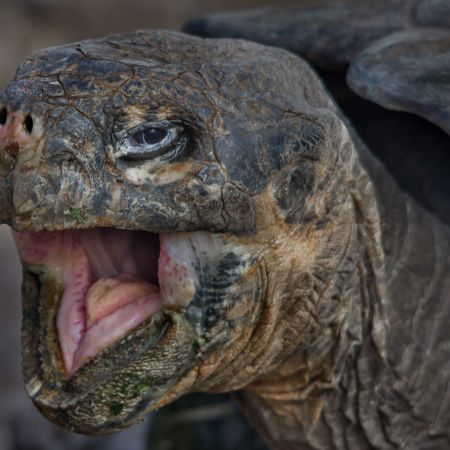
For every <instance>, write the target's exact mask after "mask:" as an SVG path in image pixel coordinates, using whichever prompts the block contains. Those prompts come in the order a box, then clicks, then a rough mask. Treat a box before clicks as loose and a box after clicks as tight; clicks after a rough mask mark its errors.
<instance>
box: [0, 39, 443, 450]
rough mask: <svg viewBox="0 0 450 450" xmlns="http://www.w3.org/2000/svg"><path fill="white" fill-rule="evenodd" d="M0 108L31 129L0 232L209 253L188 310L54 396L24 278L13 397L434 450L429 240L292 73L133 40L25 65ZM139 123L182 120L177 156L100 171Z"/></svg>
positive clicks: (273, 60) (190, 45)
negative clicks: (185, 414)
mask: <svg viewBox="0 0 450 450" xmlns="http://www.w3.org/2000/svg"><path fill="white" fill-rule="evenodd" d="M2 102H3V104H4V105H6V106H7V108H8V111H10V113H12V112H13V111H17V110H19V109H20V110H21V111H22V112H23V113H24V114H31V116H32V117H33V121H34V128H33V131H32V133H31V134H30V138H29V139H28V140H27V142H26V143H25V144H21V146H19V147H18V148H15V147H14V148H12V147H11V146H10V144H8V145H9V147H8V145H7V144H3V145H2V147H1V148H0V186H1V187H2V188H1V190H0V219H1V221H2V222H4V223H8V224H10V225H11V226H12V227H13V228H14V229H16V230H41V229H45V230H62V229H70V228H93V227H100V226H108V227H116V228H127V229H137V230H146V231H151V232H163V233H169V234H170V233H176V232H194V231H198V230H202V231H206V232H207V233H210V238H211V242H213V243H214V245H217V248H218V249H219V251H218V255H219V257H218V260H217V261H215V262H214V263H211V262H208V264H206V263H205V262H204V261H203V262H202V260H201V259H200V261H199V262H198V264H199V265H200V269H201V270H200V271H199V273H203V274H204V276H203V278H201V279H200V281H199V283H198V285H197V286H196V291H195V294H194V298H193V299H192V300H191V302H190V303H189V305H187V306H186V307H185V308H179V309H177V308H172V309H165V310H163V311H162V312H161V313H158V314H156V315H155V316H154V317H153V318H152V321H151V322H150V323H144V324H143V325H142V326H141V327H139V329H138V331H137V332H136V333H133V334H132V335H131V338H130V339H129V340H122V341H120V342H118V343H117V344H115V345H113V346H112V347H111V348H110V349H109V350H107V351H106V352H102V353H101V354H99V355H98V356H97V357H96V358H94V359H93V360H92V361H91V362H90V363H88V364H86V365H85V366H84V367H82V368H81V369H80V370H78V371H77V372H76V373H75V374H74V375H73V376H72V377H71V378H67V377H66V375H65V374H64V370H63V368H62V362H61V356H60V352H59V346H58V341H57V334H56V332H55V325H54V322H55V316H56V313H57V308H58V301H59V298H60V297H61V286H60V284H59V283H58V281H57V280H55V279H54V278H52V277H51V275H49V272H48V271H47V270H46V269H45V268H43V267H40V266H32V265H30V264H25V267H24V271H25V282H24V322H23V353H24V378H25V382H26V387H27V390H28V392H29V394H30V396H31V397H32V398H33V400H34V402H35V403H36V405H37V406H38V408H39V409H41V411H42V412H43V413H44V414H45V415H46V416H47V417H49V418H50V419H51V420H53V421H56V422H57V423H60V424H61V425H63V426H65V427H67V428H69V429H73V430H76V431H79V432H84V433H91V434H100V433H107V432H111V431H114V430H117V429H120V428H123V427H125V426H128V425H130V424H131V423H133V422H135V421H136V420H138V419H139V418H140V417H142V416H143V415H144V414H146V413H147V412H148V411H150V410H153V409H155V408H159V407H161V406H162V405H164V404H167V403H168V402H170V401H172V400H174V399H176V398H177V397H179V396H180V395H182V394H184V393H187V392H194V391H203V392H225V391H238V393H237V395H238V397H239V400H240V402H241V403H242V405H243V407H244V410H245V412H246V413H247V415H248V417H249V419H250V421H251V422H252V423H253V424H254V425H255V426H256V427H257V429H258V430H259V431H260V432H261V433H262V435H263V436H264V437H265V439H266V440H267V442H268V443H269V444H270V445H271V447H273V448H274V449H283V450H284V449H298V448H305V449H312V448H314V449H331V448H336V449H347V448H352V449H364V448H373V447H375V448H395V447H397V446H403V447H404V448H408V449H411V448H446V447H447V446H448V445H450V444H449V441H448V434H447V433H448V431H447V430H448V429H449V425H450V424H449V422H450V413H449V411H448V408H447V405H448V404H449V399H448V396H449V395H450V393H449V391H448V389H447V387H448V374H449V373H450V370H449V369H447V367H446V366H447V365H448V361H450V358H449V356H450V355H449V353H450V350H449V346H448V345H447V342H448V333H447V332H446V329H445V323H446V321H447V320H448V317H447V316H448V314H449V313H450V311H449V310H448V309H449V308H448V304H449V299H448V282H449V277H448V268H449V267H448V266H449V263H448V256H447V254H448V243H449V231H448V229H447V228H445V227H444V226H443V225H442V224H441V223H440V222H438V221H437V220H436V219H435V218H433V217H432V216H430V215H429V214H427V213H425V212H423V211H422V210H421V209H419V207H417V206H416V204H415V203H414V202H413V201H411V200H410V199H408V198H407V197H406V196H405V195H404V194H403V193H401V192H400V191H399V190H398V189H397V188H396V186H395V185H394V184H393V182H392V181H391V180H390V178H389V177H388V175H387V174H386V173H385V172H384V169H383V168H382V167H381V166H380V165H379V164H378V163H377V162H376V161H375V160H374V159H373V158H372V157H371V156H370V154H369V153H368V152H367V150H366V149H365V148H364V145H363V144H362V143H361V142H360V141H359V139H358V137H357V136H356V135H355V134H354V133H353V131H351V129H350V127H349V126H348V125H347V124H346V121H345V118H343V117H342V114H341V113H340V112H339V110H338V109H337V108H336V106H335V105H334V104H333V102H332V101H331V100H330V98H329V96H328V94H327V93H326V92H325V90H324V89H323V87H322V85H321V83H320V81H319V80H318V79H317V77H316V76H315V74H314V73H313V72H312V71H311V69H310V68H309V67H308V66H307V65H306V64H305V63H304V62H302V61H301V60H300V59H299V58H297V57H295V56H293V55H290V54H288V53H286V52H284V51H282V50H277V49H271V48H267V47H263V46H260V45H257V44H251V43H246V42H242V41H233V40H217V41H216V40H201V39H198V38H193V37H189V36H186V35H182V34H177V33H170V32H164V31H154V32H138V33H133V34H126V35H118V36H112V37H108V38H105V39H101V40H97V41H84V42H81V43H78V44H73V45H69V46H64V47H58V48H54V49H49V50H42V51H40V52H37V53H34V54H32V55H30V56H29V57H28V58H27V59H26V60H25V61H24V63H23V64H22V65H21V67H20V68H19V70H18V73H17V76H16V79H15V80H14V81H12V82H11V84H10V85H9V86H8V88H7V89H6V91H5V93H4V94H3V96H2ZM149 119H151V120H152V121H154V120H172V121H175V122H176V123H182V124H183V126H184V127H185V129H187V130H189V131H188V133H189V136H190V145H189V146H187V147H186V148H185V151H184V152H183V153H182V154H181V155H180V156H179V157H177V158H175V159H174V160H170V161H164V160H163V159H158V158H156V159H149V160H145V161H139V162H138V163H130V162H129V161H126V160H123V159H121V158H120V157H119V156H118V155H120V152H121V149H122V147H121V142H122V141H121V140H120V139H121V137H122V136H123V132H124V131H126V130H128V129H130V128H132V127H135V126H136V125H138V124H139V123H141V122H143V121H144V120H149ZM13 150H14V151H13ZM75 213H76V214H75Z"/></svg>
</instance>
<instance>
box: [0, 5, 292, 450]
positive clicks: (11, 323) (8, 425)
mask: <svg viewBox="0 0 450 450" xmlns="http://www.w3.org/2000/svg"><path fill="white" fill-rule="evenodd" d="M289 3H292V2H288V1H283V0H281V1H280V0H277V1H275V0H272V1H270V0H226V1H225V0H0V7H1V8H0V63H1V69H0V89H3V88H4V87H5V85H6V84H7V83H8V81H9V80H10V79H11V78H12V77H13V76H14V72H15V69H16V67H17V65H18V64H19V63H20V61H21V60H22V59H23V58H24V56H25V55H26V54H27V53H28V52H30V51H33V50H36V49H39V48H42V47H49V46H54V45H59V44H62V43H66V42H71V41H75V40H79V39H86V38H95V37H100V36H102V35H105V34H109V33H116V32H122V31H132V30H135V29H143V28H168V29H174V30H177V29H180V28H181V26H182V25H183V23H184V22H186V21H187V20H188V19H190V18H192V17H195V16H198V15H203V14H205V13H209V12H215V11H222V10H239V9H243V8H248V7H255V6H264V5H270V4H276V5H283V4H289ZM20 282H21V274H20V266H19V261H18V257H17V255H16V252H15V248H14V244H13V242H12V240H11V238H10V233H9V230H8V229H7V227H5V226H0V364H1V369H0V450H62V449H64V450H66V449H67V450H71V449H73V450H75V449H76V450H78V449H83V450H90V449H95V450H102V449H105V450H106V449H108V450H116V449H117V450H122V449H123V450H140V449H143V448H145V447H146V446H145V445H144V441H145V440H147V432H148V431H147V430H148V424H146V423H144V424H143V425H140V426H137V427H134V428H132V429H130V430H127V431H124V432H122V433H119V434H116V435H113V436H111V437H99V438H88V437H85V436H80V435H75V434H72V433H68V432H66V431H64V430H61V429H59V428H57V427H54V426H53V425H51V424H50V423H49V422H47V421H46V420H45V419H44V418H42V417H41V416H40V414H39V413H38V412H37V411H35V409H34V407H33V405H32V404H31V402H30V400H29V399H28V398H27V396H26V394H25V392H24V389H23V386H22V380H21V373H20V344H19V334H20ZM223 402H225V404H224V405H223V408H225V409H223V408H222V410H220V408H219V409H217V406H213V407H212V410H211V411H210V413H211V414H209V415H210V416H211V415H212V416H214V413H215V412H216V413H217V412H219V413H220V411H222V412H223V411H225V413H226V412H227V411H229V408H230V405H229V404H228V403H226V401H225V400H224V399H220V400H219V405H222V403H223ZM202 408H203V409H204V407H203V406H202ZM200 412H201V411H200ZM203 412H205V411H203ZM206 413H208V410H206ZM200 417H202V414H200ZM230 426H231V427H233V426H234V425H233V423H230ZM179 427H180V424H178V429H179ZM173 431H174V430H168V433H169V434H170V433H172V434H173ZM237 434H238V433H237ZM236 438H239V437H236ZM247 442H250V441H249V440H248V439H247ZM174 445H175V444H174ZM174 445H173V446H171V445H170V444H167V442H166V444H164V442H163V439H160V443H159V444H158V445H156V444H155V445H151V446H148V448H150V447H151V448H152V449H153V448H155V449H157V448H160V449H161V450H162V449H163V448H164V449H165V450H172V449H174V448H175V447H174ZM186 445H187V444H186ZM239 445H241V444H237V443H236V442H234V444H232V443H230V448H234V449H239V448H244V447H242V446H239ZM252 445H253V444H252ZM258 445H260V444H259V443H257V444H255V447H254V448H257V446H258ZM176 448H177V449H183V444H182V443H179V444H176ZM186 448H191V447H186ZM212 448H213V447H212ZM258 448H259V447H258Z"/></svg>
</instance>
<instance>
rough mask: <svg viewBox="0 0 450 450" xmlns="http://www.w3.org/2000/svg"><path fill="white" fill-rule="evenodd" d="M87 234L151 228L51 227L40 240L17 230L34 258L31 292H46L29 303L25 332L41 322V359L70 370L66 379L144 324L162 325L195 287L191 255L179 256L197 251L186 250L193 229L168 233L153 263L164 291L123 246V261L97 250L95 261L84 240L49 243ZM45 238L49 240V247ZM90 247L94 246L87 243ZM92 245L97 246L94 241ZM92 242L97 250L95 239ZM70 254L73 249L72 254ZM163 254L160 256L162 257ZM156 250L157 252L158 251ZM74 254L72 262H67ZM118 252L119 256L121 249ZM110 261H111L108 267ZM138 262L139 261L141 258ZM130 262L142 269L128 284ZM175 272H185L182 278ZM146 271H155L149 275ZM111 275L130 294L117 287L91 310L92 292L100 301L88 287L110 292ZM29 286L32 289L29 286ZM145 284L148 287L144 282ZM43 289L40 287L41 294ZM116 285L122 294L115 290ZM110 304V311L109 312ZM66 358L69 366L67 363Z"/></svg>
mask: <svg viewBox="0 0 450 450" xmlns="http://www.w3.org/2000/svg"><path fill="white" fill-rule="evenodd" d="M81 233H91V234H92V233H102V234H105V233H106V234H107V237H108V238H111V236H110V234H111V233H112V237H113V238H117V236H119V235H124V234H125V235H127V236H128V237H127V239H129V236H130V235H131V236H133V233H140V234H143V232H128V231H120V230H111V231H108V230H101V231H99V232H97V231H95V230H88V231H87V232H84V231H83V232H82V231H73V232H72V231H70V230H69V231H63V232H54V233H47V234H44V235H43V236H42V233H41V234H39V233H35V235H39V236H38V237H39V239H37V238H36V237H35V236H34V235H33V233H28V234H27V233H18V234H16V241H17V242H18V246H19V251H20V252H21V256H22V257H25V259H28V260H29V261H25V262H24V266H25V273H28V277H27V276H26V277H25V283H24V292H27V291H28V293H29V295H28V296H29V297H30V296H31V297H34V298H36V297H39V300H38V301H32V302H31V305H30V307H27V306H26V301H24V335H25V334H26V333H25V330H26V329H27V327H28V325H30V324H31V327H32V328H33V326H35V325H36V323H33V322H36V321H38V324H37V325H38V327H37V330H40V331H41V333H42V336H40V338H39V345H38V348H37V349H36V350H38V353H39V354H40V359H42V361H43V362H47V363H48V368H49V369H50V368H54V370H56V372H58V373H64V375H65V377H70V376H72V375H74V373H75V372H76V371H77V370H79V369H81V368H82V367H83V366H84V365H85V364H86V363H87V362H89V361H91V360H92V361H94V360H97V359H102V358H103V357H104V355H105V354H109V353H110V351H111V349H112V348H114V347H116V346H117V345H120V343H121V341H123V340H125V341H127V342H128V341H131V340H133V339H134V336H135V335H139V334H140V333H141V334H142V333H143V332H142V330H146V329H148V328H149V326H148V324H149V323H156V322H157V323H160V322H161V317H167V316H168V311H167V310H165V306H168V307H169V311H170V312H171V313H174V312H175V311H176V310H179V311H181V310H182V309H183V306H185V305H186V304H187V303H188V302H189V300H190V298H191V297H192V295H193V292H194V291H193V289H194V284H193V283H194V279H193V278H194V277H193V271H192V265H191V263H190V262H189V260H190V258H185V259H184V260H182V259H180V258H179V256H180V255H182V256H184V257H186V253H189V252H190V251H192V249H189V251H188V250H186V249H187V247H189V245H190V241H191V237H190V234H188V233H185V234H180V235H178V236H176V237H173V236H171V237H170V238H168V237H166V236H163V238H162V239H161V251H160V254H159V259H160V262H159V266H156V267H157V268H158V269H153V275H149V276H150V280H155V279H156V277H157V276H158V278H160V281H162V283H161V289H159V288H158V286H157V285H155V284H152V283H151V281H146V279H145V278H144V275H139V268H136V267H137V266H138V265H139V264H137V263H136V264H134V266H136V267H134V269H129V266H130V264H129V263H123V264H122V257H124V256H125V254H123V255H122V254H121V253H120V252H122V253H123V249H122V250H120V251H119V257H118V258H119V262H117V261H116V262H115V263H114V264H112V265H111V264H109V263H110V262H111V261H109V260H108V258H106V259H105V258H103V261H102V258H101V257H99V256H98V255H95V254H94V255H93V256H91V255H90V260H91V264H89V261H88V257H87V255H86V253H89V250H88V251H87V252H86V251H84V250H83V247H82V246H80V245H78V244H79V242H78V243H77V245H75V244H74V245H72V241H71V243H70V245H66V244H64V245H63V244H54V246H56V249H57V251H54V252H53V253H52V252H51V251H47V250H48V249H47V247H45V245H46V244H48V240H50V241H51V242H54V241H57V242H59V241H62V242H65V241H67V239H68V238H70V239H72V238H73V236H72V235H76V236H78V237H79V234H81ZM155 236H157V235H155ZM169 236H170V235H169ZM78 237H77V239H78ZM50 238H51V239H50ZM78 240H79V239H78ZM171 240H172V241H175V243H176V244H177V245H173V243H172V244H170V243H169V242H168V241H171ZM42 243H44V244H45V245H44V246H43V245H42ZM58 245H59V246H58ZM85 247H86V248H87V246H86V245H85ZM88 247H91V246H90V245H89V242H88ZM92 247H94V248H95V245H93V246H92ZM97 247H98V246H97ZM43 248H44V249H45V251H43ZM61 248H62V251H61V252H60V253H62V254H63V255H64V256H61V255H60V254H59V253H58V251H59V250H61ZM67 248H68V249H69V250H67ZM80 248H81V250H80ZM127 248H128V247H127ZM58 249H59V250H58ZM130 249H131V250H133V248H132V247H129V248H128V250H130ZM97 250H100V253H102V251H103V253H105V251H104V250H105V249H104V248H103V249H102V248H97ZM134 250H135V253H137V254H138V253H139V252H141V253H142V251H141V249H134ZM67 252H69V254H68V255H67V254H66V253H67ZM91 252H92V250H91ZM158 252H159V250H158ZM158 252H157V253H156V261H158ZM177 252H178V253H177ZM116 253H117V252H116ZM147 253H148V252H147ZM147 253H144V254H143V255H144V256H145V258H144V259H145V260H146V261H147V259H148V256H149V254H147ZM153 253H155V252H154V251H153ZM68 256H69V263H67V259H68ZM115 256H116V259H117V255H115ZM141 256H142V254H141ZM153 256H155V255H153ZM190 256H192V255H190ZM96 258H97V259H98V260H99V261H100V264H99V263H98V261H97V263H96V264H94V266H93V265H92V259H94V260H95V259H96ZM141 259H142V258H141ZM58 261H59V265H58V264H57V262H58ZM61 261H62V262H61ZM80 261H81V262H82V264H80ZM44 262H45V263H46V264H44ZM102 262H103V263H105V264H103V265H102V264H101V263H102ZM134 262H136V261H134ZM77 264H78V265H77ZM146 264H148V261H147V262H146ZM108 265H110V266H111V267H112V266H114V268H111V267H110V268H109V269H108V268H105V267H104V266H108ZM122 265H123V267H122ZM131 265H132V266H133V264H131ZM95 266H97V267H95ZM116 266H121V267H119V268H118V267H116ZM80 268H81V269H80ZM124 268H125V270H134V271H135V272H136V274H135V275H127V278H126V282H123V280H122V279H121V277H119V278H116V277H117V276H118V274H120V273H121V271H122V272H123V269H124ZM156 270H157V272H158V273H156ZM144 272H145V271H144ZM174 273H175V274H177V276H176V277H175V276H174ZM180 273H183V274H184V275H183V276H184V278H183V277H181V276H179V274H180ZM68 274H69V275H70V276H68ZM145 276H147V275H146V274H145ZM93 277H94V278H93ZM102 277H103V278H102ZM130 277H131V280H130ZM108 279H109V280H110V282H112V283H113V284H115V285H116V288H117V286H118V290H119V291H121V293H122V297H120V295H119V298H118V297H117V295H116V296H114V295H111V291H107V293H106V294H105V295H103V297H102V295H100V296H98V295H97V297H96V300H95V301H94V300H93V301H92V302H93V303H94V305H95V303H96V302H97V303H99V302H100V307H98V305H97V307H96V308H95V307H94V310H93V311H91V312H92V314H93V315H91V316H89V314H88V313H87V311H86V310H87V309H89V308H88V297H89V299H92V297H95V295H94V294H92V295H88V294H87V292H88V290H89V292H90V290H93V289H94V290H96V291H97V292H98V291H99V289H100V291H102V286H103V285H104V284H105V283H106V284H108ZM27 280H28V281H27ZM96 280H97V281H96ZM102 280H106V281H102ZM116 280H122V281H116ZM27 284H28V285H29V286H31V287H30V288H27ZM98 285H100V288H98ZM32 286H34V287H32ZM124 286H125V292H124V289H123V287H124ZM142 286H144V287H143V288H142ZM96 287H97V288H96ZM169 287H170V288H169ZM142 289H143V291H142ZM116 290H117V289H116ZM37 291H39V292H38V293H37ZM112 291H113V294H114V289H113V290H112ZM130 292H131V294H130ZM124 295H125V296H124ZM105 296H106V297H107V299H109V300H107V301H106V302H105V301H104V300H102V298H104V297H105ZM92 302H91V303H92ZM91 303H90V304H91ZM99 308H100V309H99ZM102 308H103V309H105V308H106V309H107V310H106V311H103V312H102ZM91 309H92V308H91ZM169 315H170V314H169ZM28 317H32V318H33V320H31V321H30V320H28ZM89 321H90V322H89ZM27 324H28V325H27ZM150 328H153V326H152V327H150ZM154 331H155V333H156V334H158V330H154ZM155 333H153V332H152V333H151V334H152V335H153V334H155ZM34 334H35V333H34ZM150 341H152V339H150ZM46 350H48V351H46ZM130 350H131V349H130ZM45 353H48V355H47V357H43V356H42V355H43V354H45ZM125 353H129V352H128V351H126V352H125ZM62 362H63V364H61V363H62ZM55 375H56V374H55Z"/></svg>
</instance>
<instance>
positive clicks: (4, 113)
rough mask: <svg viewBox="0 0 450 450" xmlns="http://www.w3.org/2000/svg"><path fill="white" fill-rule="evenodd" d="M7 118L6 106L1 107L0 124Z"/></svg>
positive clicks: (3, 123)
mask: <svg viewBox="0 0 450 450" xmlns="http://www.w3.org/2000/svg"><path fill="white" fill-rule="evenodd" d="M7 118H8V111H7V109H6V108H2V109H1V110H0V125H5V123H6V119H7Z"/></svg>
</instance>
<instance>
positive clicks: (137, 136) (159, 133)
mask: <svg viewBox="0 0 450 450" xmlns="http://www.w3.org/2000/svg"><path fill="white" fill-rule="evenodd" d="M168 134H169V132H168V130H166V129H164V128H155V127H151V128H146V129H144V130H140V131H137V132H135V133H133V134H132V135H131V136H130V137H131V139H132V140H133V141H134V142H135V143H136V145H146V144H147V145H155V144H158V143H160V142H161V141H163V140H164V139H165V138H166V137H167V135H168Z"/></svg>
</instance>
